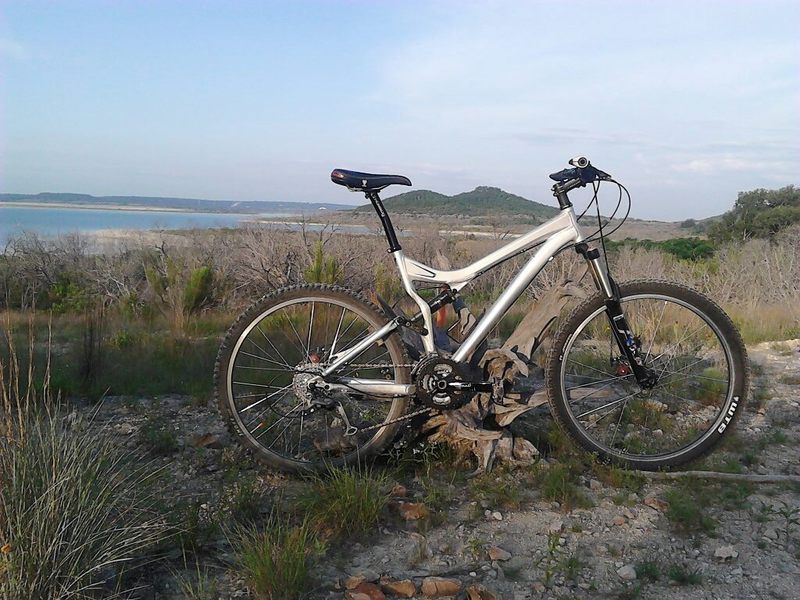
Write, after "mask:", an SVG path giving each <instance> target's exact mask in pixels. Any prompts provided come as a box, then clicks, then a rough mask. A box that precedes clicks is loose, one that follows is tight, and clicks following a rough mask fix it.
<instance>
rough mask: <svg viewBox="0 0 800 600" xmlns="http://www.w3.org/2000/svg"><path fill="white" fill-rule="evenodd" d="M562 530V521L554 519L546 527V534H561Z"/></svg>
mask: <svg viewBox="0 0 800 600" xmlns="http://www.w3.org/2000/svg"><path fill="white" fill-rule="evenodd" d="M562 529H564V521H562V520H561V519H556V520H555V521H553V522H552V523H550V524H549V525H548V526H547V533H561V530H562Z"/></svg>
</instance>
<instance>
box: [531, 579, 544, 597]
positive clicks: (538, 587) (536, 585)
mask: <svg viewBox="0 0 800 600" xmlns="http://www.w3.org/2000/svg"><path fill="white" fill-rule="evenodd" d="M546 589H547V588H546V587H545V586H544V584H543V583H542V582H541V581H534V582H533V591H534V592H536V593H537V594H544V592H545V590H546Z"/></svg>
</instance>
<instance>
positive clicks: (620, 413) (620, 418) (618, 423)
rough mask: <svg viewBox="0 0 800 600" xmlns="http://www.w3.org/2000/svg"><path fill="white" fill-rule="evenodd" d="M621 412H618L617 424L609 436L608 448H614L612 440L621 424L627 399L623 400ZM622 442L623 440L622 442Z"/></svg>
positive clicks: (614, 438)
mask: <svg viewBox="0 0 800 600" xmlns="http://www.w3.org/2000/svg"><path fill="white" fill-rule="evenodd" d="M622 400H623V404H622V410H620V411H619V418H618V419H617V424H616V425H615V426H614V435H612V436H611V443H610V444H609V447H611V448H613V447H614V440H616V439H617V433H618V432H619V425H620V423H622V415H624V414H625V407H626V406H628V398H623V399H622ZM623 441H624V440H623Z"/></svg>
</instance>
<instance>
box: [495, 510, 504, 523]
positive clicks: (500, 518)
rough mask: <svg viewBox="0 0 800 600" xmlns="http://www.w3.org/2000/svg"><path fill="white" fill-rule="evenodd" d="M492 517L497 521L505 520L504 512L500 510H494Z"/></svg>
mask: <svg viewBox="0 0 800 600" xmlns="http://www.w3.org/2000/svg"><path fill="white" fill-rule="evenodd" d="M492 518H493V519H494V520H495V521H502V520H503V515H502V513H500V512H499V511H494V512H493V513H492Z"/></svg>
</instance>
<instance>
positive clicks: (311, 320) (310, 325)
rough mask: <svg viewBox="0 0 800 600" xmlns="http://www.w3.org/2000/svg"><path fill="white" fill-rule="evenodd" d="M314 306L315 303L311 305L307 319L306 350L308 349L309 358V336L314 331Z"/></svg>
mask: <svg viewBox="0 0 800 600" xmlns="http://www.w3.org/2000/svg"><path fill="white" fill-rule="evenodd" d="M316 304H317V303H316V302H312V303H311V316H310V317H309V319H308V344H306V348H307V349H308V353H309V356H311V334H312V332H313V331H314V308H315V307H316Z"/></svg>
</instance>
